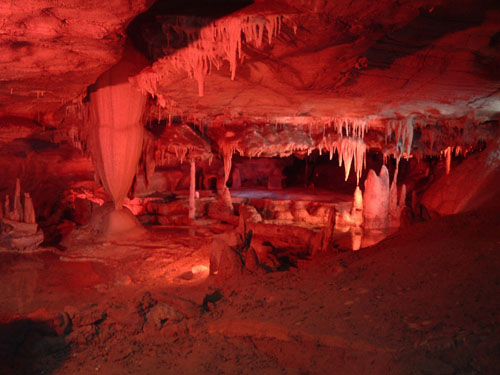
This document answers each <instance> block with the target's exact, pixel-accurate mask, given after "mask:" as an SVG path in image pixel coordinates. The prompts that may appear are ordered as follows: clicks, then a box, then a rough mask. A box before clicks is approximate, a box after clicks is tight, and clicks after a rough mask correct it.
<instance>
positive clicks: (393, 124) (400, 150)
mask: <svg viewBox="0 0 500 375" xmlns="http://www.w3.org/2000/svg"><path fill="white" fill-rule="evenodd" d="M392 134H394V135H395V141H396V155H394V156H399V155H401V156H403V157H404V158H406V159H408V158H409V157H410V155H411V148H412V144H413V117H408V118H407V119H404V120H391V121H388V122H387V123H386V142H387V140H388V139H391V137H392Z"/></svg>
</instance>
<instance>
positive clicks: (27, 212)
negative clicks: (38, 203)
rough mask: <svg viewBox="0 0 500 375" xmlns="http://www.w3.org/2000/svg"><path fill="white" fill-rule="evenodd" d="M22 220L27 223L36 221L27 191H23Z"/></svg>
mask: <svg viewBox="0 0 500 375" xmlns="http://www.w3.org/2000/svg"><path fill="white" fill-rule="evenodd" d="M24 222H25V223H29V224H34V223H36V217H35V209H34V207H33V201H32V200H31V196H30V194H29V193H24Z"/></svg>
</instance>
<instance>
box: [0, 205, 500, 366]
mask: <svg viewBox="0 0 500 375" xmlns="http://www.w3.org/2000/svg"><path fill="white" fill-rule="evenodd" d="M202 224H203V223H200V224H198V225H196V226H191V227H156V228H151V229H149V232H148V235H147V236H145V237H144V238H142V239H141V240H140V241H128V242H127V241H115V242H108V243H92V242H89V243H86V244H80V245H79V246H76V245H75V246H72V247H69V248H68V249H67V250H66V251H64V252H63V251H59V250H56V249H47V248H46V249H42V251H37V252H34V253H30V254H18V253H12V252H9V253H6V252H3V253H0V306H1V308H0V373H2V374H31V373H36V374H76V373H82V374H94V373H100V374H235V373H240V374H331V373H343V374H361V373H376V374H378V373H380V374H387V373H395V374H412V373H414V374H448V373H449V374H494V373H498V369H500V340H499V338H500V299H499V298H498V296H499V295H500V223H499V221H498V211H497V209H485V210H482V211H475V212H471V213H464V214H460V215H454V216H449V217H442V218H438V219H434V220H432V221H429V222H422V223H417V224H415V225H413V226H411V227H408V228H405V229H401V230H400V231H398V232H396V233H395V234H393V235H391V236H390V237H389V238H387V239H386V240H384V241H382V242H380V243H379V244H377V245H375V246H372V247H369V248H366V249H362V250H361V251H358V252H347V251H346V252H337V253H325V254H319V255H317V256H315V257H314V258H313V259H311V260H310V261H303V262H301V263H300V265H299V268H298V269H295V268H292V269H291V270H289V271H284V272H272V273H265V274H259V275H255V274H244V275H241V276H240V277H238V278H235V279H234V280H231V281H228V282H227V283H225V284H224V285H220V284H217V283H216V282H215V280H214V279H213V277H208V262H209V260H208V258H209V250H210V242H211V239H212V236H213V232H212V231H211V230H210V229H209V227H206V226H203V225H202ZM216 291H219V293H214V292H216ZM207 295H211V298H208V299H207V301H208V303H206V304H205V308H203V306H202V305H203V301H204V297H205V296H207ZM63 311H65V314H62V312H63ZM65 316H69V317H70V318H71V322H69V321H68V319H65Z"/></svg>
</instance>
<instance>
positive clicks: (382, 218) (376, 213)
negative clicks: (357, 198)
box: [363, 165, 389, 228]
mask: <svg viewBox="0 0 500 375" xmlns="http://www.w3.org/2000/svg"><path fill="white" fill-rule="evenodd" d="M363 219H364V227H365V228H387V227H388V226H389V171H388V170H387V167H386V166H385V165H383V166H382V168H381V169H380V174H379V175H378V176H377V174H376V173H375V172H374V171H373V169H370V171H369V172H368V176H367V177H366V180H365V193H364V196H363Z"/></svg>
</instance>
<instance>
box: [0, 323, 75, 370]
mask: <svg viewBox="0 0 500 375" xmlns="http://www.w3.org/2000/svg"><path fill="white" fill-rule="evenodd" d="M69 352H70V350H69V347H68V346H67V345H66V342H65V339H64V337H63V336H60V335H58V334H57V332H56V331H55V329H54V327H53V326H51V325H50V324H49V323H47V322H40V321H34V320H30V319H21V320H15V321H11V322H7V323H5V322H4V323H0V374H2V375H30V374H52V373H53V371H54V370H56V369H57V368H59V367H60V366H61V365H62V363H64V361H65V360H66V358H67V357H68V355H69Z"/></svg>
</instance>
